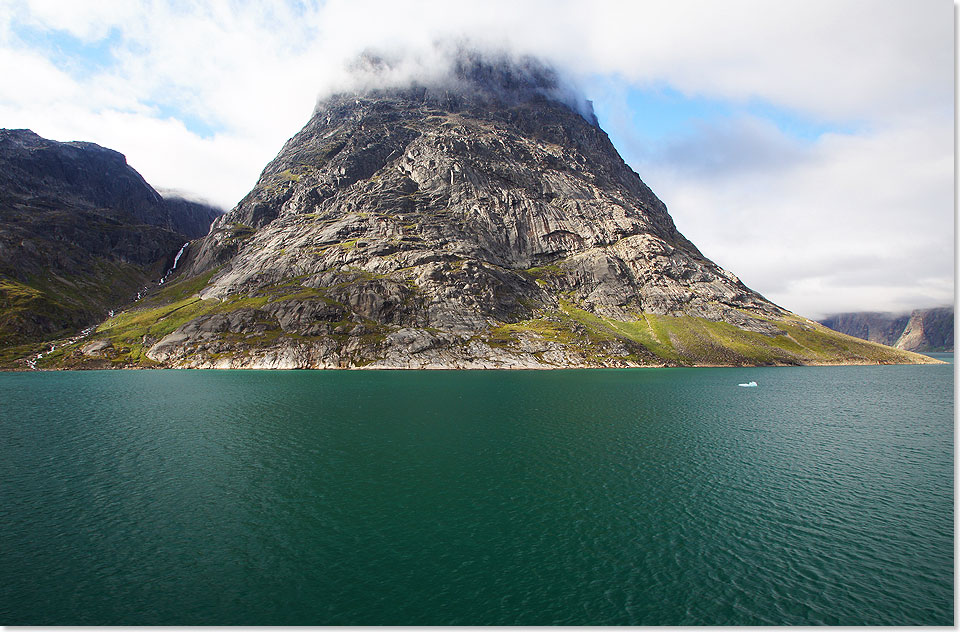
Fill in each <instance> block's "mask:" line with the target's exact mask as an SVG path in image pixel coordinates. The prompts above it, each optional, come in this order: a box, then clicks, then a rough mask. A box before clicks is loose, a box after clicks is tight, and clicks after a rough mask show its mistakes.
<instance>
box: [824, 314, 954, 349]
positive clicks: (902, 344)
mask: <svg viewBox="0 0 960 632" xmlns="http://www.w3.org/2000/svg"><path fill="white" fill-rule="evenodd" d="M820 323H821V324H823V325H826V326H827V327H829V328H830V329H833V330H834V331H839V332H840V333H844V334H847V335H848V336H855V337H857V338H862V339H864V340H870V341H872V342H879V343H880V344H884V345H890V346H891V347H896V348H897V349H904V350H907V351H953V307H936V308H932V309H917V310H914V311H913V312H911V313H909V314H893V313H881V312H848V313H845V314H834V315H832V316H828V317H827V318H824V319H823V320H821V321H820Z"/></svg>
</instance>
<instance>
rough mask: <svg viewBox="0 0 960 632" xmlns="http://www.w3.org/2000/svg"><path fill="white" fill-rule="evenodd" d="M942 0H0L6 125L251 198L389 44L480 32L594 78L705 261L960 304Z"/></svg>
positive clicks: (887, 298) (808, 283)
mask: <svg viewBox="0 0 960 632" xmlns="http://www.w3.org/2000/svg"><path fill="white" fill-rule="evenodd" d="M953 37H954V15H953V4H952V3H951V2H947V1H945V0H926V1H925V2H921V3H918V2H915V1H913V0H909V1H908V0H887V1H885V2H882V3H878V2H869V1H866V0H803V1H799V0H779V1H778V2H768V1H766V0H724V2H715V1H713V0H646V1H644V2H628V1H616V0H594V1H591V2H587V1H580V0H528V1H527V2H522V3H518V2H515V1H507V0H491V2H489V3H484V4H483V5H482V6H481V5H480V4H476V5H474V4H456V5H455V4H450V3H445V2H440V1H438V0H416V1H414V0H408V1H407V0H403V1H401V0H396V1H393V2H386V1H377V0H326V1H323V2H321V1H319V0H318V1H309V0H304V1H297V2H275V3H262V2H254V1H253V0H234V1H233V2H230V3H225V2H213V1H210V2H202V1H201V2H190V3H184V2H178V1H176V0H128V1H126V2H117V3H105V2H98V1H96V0H76V1H74V2H68V3H67V2H60V1H58V0H0V68H3V69H4V76H5V81H4V82H3V85H0V126H3V127H29V128H31V129H33V130H34V131H36V132H37V133H39V134H41V135H43V136H46V137H48V138H54V139H56V140H89V141H93V142H98V143H100V144H101V145H104V146H108V147H111V148H113V149H116V150H118V151H121V152H123V153H124V154H126V155H127V157H128V161H129V162H130V164H131V165H133V166H134V167H135V168H136V169H138V170H139V171H140V172H141V173H142V174H143V175H144V177H146V178H147V180H148V181H149V182H151V183H152V184H154V186H156V187H158V188H160V189H175V190H180V191H182V192H184V193H187V194H189V195H192V196H195V197H201V198H204V199H207V200H210V201H213V202H215V203H218V204H220V205H221V206H223V207H225V208H229V207H231V206H232V205H233V204H235V203H236V202H237V201H239V199H240V198H241V197H242V196H243V195H244V194H245V193H246V192H247V191H248V190H249V189H250V187H252V186H253V184H254V183H255V181H256V178H257V176H258V174H259V172H260V170H261V169H262V168H263V166H264V165H265V164H266V163H267V161H269V160H270V159H271V158H272V157H273V156H274V155H275V154H276V152H277V151H278V150H279V149H280V147H281V146H282V145H283V143H284V142H285V141H286V139H287V138H289V137H290V136H291V135H293V134H294V133H296V132H297V131H298V130H299V129H300V127H301V126H302V125H303V124H304V123H305V122H306V121H307V119H308V118H309V116H310V113H311V111H312V109H313V106H314V104H315V102H316V100H317V99H318V98H320V97H323V96H324V95H326V94H330V93H331V92H333V91H337V90H343V89H351V87H352V86H354V85H355V82H356V78H355V77H351V76H350V74H349V73H347V72H346V71H345V68H346V65H347V62H348V61H349V60H350V59H352V58H353V57H355V56H356V55H357V54H358V53H359V52H360V51H361V50H363V49H364V48H366V47H369V46H378V47H381V48H388V49H394V50H396V51H399V52H401V53H403V54H404V55H406V58H407V59H408V60H409V64H408V66H409V67H408V68H406V73H407V74H406V75H404V76H399V77H397V78H396V80H397V81H403V80H409V79H412V78H416V77H417V76H418V74H419V75H423V74H424V73H430V72H434V71H435V70H436V67H437V66H440V65H442V64H443V63H444V60H443V59H442V58H438V57H437V56H436V55H437V54H436V47H435V46H433V43H434V42H436V41H437V40H438V39H440V40H444V39H463V38H465V39H467V40H469V41H470V42H472V43H473V44H474V45H476V46H478V47H480V48H483V47H490V48H494V49H498V50H501V49H507V50H512V51H514V52H515V53H517V54H532V55H536V56H538V57H540V58H542V59H544V60H546V61H548V62H550V63H552V64H554V65H555V66H556V67H557V68H558V69H560V70H561V72H562V73H563V74H564V75H565V76H567V77H569V78H570V79H571V81H573V82H574V83H575V84H576V85H578V86H580V88H581V89H582V91H583V92H584V95H585V97H586V98H588V99H591V100H592V101H593V103H594V108H595V110H596V112H597V115H598V118H599V119H600V122H601V126H602V127H603V128H604V129H605V131H607V133H608V134H609V135H610V137H611V140H612V141H613V142H614V145H615V146H616V147H617V148H618V150H619V151H620V152H621V155H622V156H623V157H624V159H625V160H626V161H627V162H628V164H630V165H631V166H632V167H633V168H634V169H635V170H636V171H637V172H638V173H639V174H640V176H641V178H643V180H644V181H645V182H646V183H647V184H648V185H650V186H651V188H653V190H654V192H655V193H657V195H658V196H659V197H660V198H661V199H662V200H663V201H664V202H665V203H666V204H667V206H668V208H669V209H670V211H671V214H672V215H673V217H674V219H675V221H676V223H677V226H678V228H679V229H680V230H681V231H682V232H683V233H684V234H685V235H686V236H687V237H689V238H690V239H691V240H692V241H694V243H696V244H697V245H698V247H700V249H701V250H702V251H703V252H704V254H706V255H707V256H708V257H710V258H712V259H714V260H715V261H716V262H717V263H719V264H720V265H722V266H724V267H726V268H728V269H730V270H731V271H733V272H734V273H736V274H737V275H738V276H740V277H741V278H742V279H743V280H744V281H745V282H746V283H747V284H748V285H750V286H751V287H753V288H754V289H756V290H758V291H760V292H761V293H763V294H765V295H766V296H768V298H770V299H772V300H774V301H775V302H777V303H779V304H781V305H783V306H785V307H787V308H789V309H793V310H794V311H797V312H798V313H802V314H805V315H809V316H814V317H816V316H820V315H823V314H826V313H830V312H835V311H848V310H864V309H870V310H888V309H889V310H904V309H909V308H912V307H925V306H932V305H937V304H944V303H949V302H952V301H953V279H954V263H953V249H954V247H953V234H954V213H953V181H954V165H953V138H954V129H953V110H954V102H953V84H954V59H953V55H954V53H953Z"/></svg>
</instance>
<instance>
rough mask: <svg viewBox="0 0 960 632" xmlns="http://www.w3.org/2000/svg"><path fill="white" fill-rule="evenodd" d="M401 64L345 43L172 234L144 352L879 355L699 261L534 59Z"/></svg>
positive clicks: (409, 360)
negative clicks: (234, 200)
mask: <svg viewBox="0 0 960 632" xmlns="http://www.w3.org/2000/svg"><path fill="white" fill-rule="evenodd" d="M451 60H452V61H451ZM406 63H407V62H406V61H405V60H403V59H399V60H398V59H391V58H389V57H384V56H380V57H378V56H374V55H367V56H365V57H361V59H360V60H358V62H357V65H358V70H357V73H358V75H359V77H358V80H357V82H356V85H357V86H361V89H356V90H352V91H345V92H341V93H339V94H335V95H333V96H330V97H328V98H325V99H323V100H321V101H320V102H319V103H318V105H317V108H316V110H315V112H314V113H313V116H312V117H311V119H310V121H308V122H307V124H306V125H305V127H304V128H303V129H302V130H301V131H300V132H299V133H297V134H296V135H295V136H294V137H293V138H291V139H290V140H289V141H288V142H287V143H286V144H285V146H284V147H283V149H282V150H281V151H280V153H279V154H278V155H277V157H276V158H275V159H274V160H272V161H271V162H270V163H269V164H268V165H267V166H266V167H265V169H264V170H263V172H262V174H261V176H260V178H259V180H258V182H257V184H256V186H255V187H254V188H253V189H252V190H251V191H250V193H249V194H247V195H246V196H245V197H244V198H243V200H241V202H240V203H239V204H238V205H237V206H236V207H235V208H234V209H233V210H232V211H231V212H230V213H228V214H226V215H224V216H223V217H221V218H219V219H217V220H216V221H215V222H214V224H213V226H212V227H211V231H210V233H209V234H208V235H207V236H206V237H205V238H204V239H203V240H202V241H200V242H199V243H196V244H192V245H191V246H190V247H189V248H188V249H187V250H186V252H185V253H184V255H183V260H182V261H181V265H180V267H179V268H178V273H179V274H180V275H181V276H180V278H182V279H183V281H182V283H183V284H184V287H187V288H190V289H191V290H198V291H197V294H196V297H195V298H192V299H189V301H190V302H188V303H185V304H184V306H183V307H185V306H186V305H189V311H188V312H184V311H182V309H181V307H177V308H176V309H175V310H173V311H171V309H172V308H167V307H162V308H161V307H158V308H157V311H156V312H151V313H152V314H153V313H155V314H156V315H157V318H161V319H163V318H166V317H167V316H166V315H167V314H170V313H174V311H175V312H176V313H177V320H176V328H175V330H173V331H170V333H168V334H167V335H165V336H163V337H162V338H156V337H152V334H151V332H157V331H169V330H167V329H166V327H167V326H166V325H165V324H163V323H159V322H158V323H156V324H155V325H151V326H150V327H149V330H148V331H145V332H143V334H142V335H140V333H139V332H137V335H139V336H140V337H139V338H137V339H138V340H140V341H141V342H140V343H138V344H142V345H144V346H143V349H142V352H143V355H144V356H145V357H146V358H148V359H150V360H151V361H153V362H158V363H162V364H164V365H166V366H221V367H263V368H279V367H359V366H369V367H394V368H401V367H407V368H413V367H433V368H457V367H460V368H466V367H475V368H478V367H569V366H641V365H651V364H691V363H711V364H755V363H758V362H761V363H802V362H812V361H838V357H839V355H838V354H842V353H847V354H848V355H849V356H855V357H859V358H861V359H863V358H866V357H874V356H876V357H886V356H883V353H886V352H883V353H881V352H878V351H876V350H873V348H872V347H869V343H866V342H860V343H852V342H843V343H837V344H836V345H835V347H830V346H829V345H827V346H824V344H823V340H822V339H823V338H824V336H826V337H827V338H829V337H830V336H838V334H829V333H824V332H826V331H827V330H826V329H824V328H822V327H820V326H819V325H816V324H815V323H812V322H811V321H808V320H806V319H803V318H800V317H797V316H795V315H793V314H790V313H789V312H787V311H785V310H783V309H782V308H780V307H778V306H776V305H774V304H773V303H771V302H770V301H768V300H766V299H765V298H764V297H762V296H760V295H759V294H757V293H756V292H754V291H752V290H751V289H750V288H748V287H746V286H745V285H744V284H743V283H741V282H740V280H739V279H738V278H737V277H736V276H734V275H733V274H731V273H730V272H728V271H726V270H723V269H722V268H720V267H719V266H717V265H716V264H714V263H713V262H712V261H710V260H709V259H707V258H706V257H704V255H703V254H702V253H700V251H699V250H697V248H696V247H695V246H694V245H693V244H692V243H690V241H688V240H687V239H686V238H685V237H684V236H683V235H682V234H681V233H680V232H679V231H678V230H677V228H676V226H675V225H674V222H673V220H672V219H671V217H670V215H669V213H668V212H667V208H666V206H665V205H664V204H663V202H661V201H660V200H659V199H658V198H657V196H656V195H654V193H653V192H652V191H651V190H650V189H649V187H647V186H646V185H645V184H644V183H643V181H642V180H641V179H640V177H639V176H638V175H637V174H636V173H635V172H634V171H633V170H632V169H630V167H629V166H627V165H626V164H625V163H624V161H623V159H622V158H621V157H620V155H619V154H618V153H617V151H616V149H615V148H614V147H613V144H612V143H611V142H610V139H609V138H608V137H607V135H606V134H605V133H604V132H603V130H601V129H600V128H599V127H598V126H597V125H596V118H595V117H593V116H592V112H588V114H589V115H588V116H586V117H585V116H584V109H583V108H581V107H576V103H577V102H578V99H579V98H574V99H571V98H567V97H569V95H570V94H571V92H570V91H569V89H568V88H566V87H565V85H566V84H564V82H563V81H562V80H561V78H560V76H559V75H558V74H557V73H556V72H555V71H553V70H551V69H550V68H549V67H548V66H546V65H545V64H542V63H540V62H538V61H536V60H532V59H526V58H521V59H514V58H509V57H507V56H491V55H488V54H485V55H480V54H475V53H471V52H469V51H459V52H458V53H457V55H454V56H452V57H448V58H447V63H445V64H444V65H443V66H442V67H441V68H440V69H434V71H433V72H432V74H429V75H422V74H421V75H416V74H415V73H414V74H411V73H410V72H409V71H408V68H407V66H405V64H406ZM412 77H417V78H416V80H413V79H412ZM579 100H581V101H584V102H585V100H582V99H579ZM174 288H175V286H170V288H169V290H167V291H169V292H171V293H172V292H174V291H175V289H174ZM178 305H179V304H178ZM188 313H189V314H190V316H191V317H190V318H189V319H187V320H186V321H184V320H183V319H184V318H186V314H188ZM148 320H149V319H148V318H146V317H142V316H138V318H137V321H138V322H147V321H148ZM123 322H129V321H128V320H127V321H123ZM102 331H103V332H104V335H109V333H108V332H109V331H110V327H109V323H107V326H106V327H105V328H103V329H102ZM124 335H125V336H127V338H125V339H126V340H130V339H133V338H134V337H135V336H133V337H131V336H132V334H131V333H130V332H126V333H125V334H124ZM811 340H815V342H811ZM850 345H861V346H864V345H866V347H864V349H866V350H862V349H861V348H860V347H857V350H856V351H849V349H850ZM833 348H835V349H836V350H837V351H836V352H834V351H825V349H833ZM857 354H860V355H857ZM843 357H844V358H846V357H847V356H843Z"/></svg>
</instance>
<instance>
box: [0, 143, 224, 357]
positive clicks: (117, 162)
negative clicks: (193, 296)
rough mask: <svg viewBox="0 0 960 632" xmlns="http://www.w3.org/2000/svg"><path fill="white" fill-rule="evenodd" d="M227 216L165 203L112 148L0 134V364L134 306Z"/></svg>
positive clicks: (200, 207) (203, 207) (212, 210)
mask: <svg viewBox="0 0 960 632" xmlns="http://www.w3.org/2000/svg"><path fill="white" fill-rule="evenodd" d="M221 213H222V211H220V210H219V209H216V208H213V207H211V206H208V205H206V204H200V203H197V202H191V201H188V200H184V199H176V198H174V199H165V198H163V196H161V195H160V194H159V193H157V192H156V191H155V190H154V189H153V187H151V186H150V185H149V184H147V182H146V181H144V179H143V178H142V177H141V176H140V174H139V173H137V172H136V171H135V170H134V169H133V168H132V167H130V166H129V165H128V164H127V161H126V158H125V157H124V156H123V154H121V153H118V152H116V151H113V150H112V149H107V148H104V147H101V146H99V145H95V144H93V143H86V142H69V143H61V142H56V141H52V140H47V139H45V138H41V137H40V136H38V135H37V134H35V133H33V132H32V131H30V130H23V129H19V130H18V129H2V130H0V362H2V361H3V359H4V358H8V357H9V356H13V355H16V354H17V353H19V352H20V351H23V350H26V349H29V348H30V345H31V344H35V343H36V342H38V341H42V340H45V339H52V338H56V337H58V336H62V335H66V334H70V333H74V332H76V331H77V330H78V329H80V328H82V327H87V326H90V325H94V324H96V323H99V322H100V321H102V320H103V319H104V318H106V317H107V315H108V313H109V311H110V310H112V309H114V308H117V307H119V306H120V305H125V304H128V303H130V302H131V301H132V300H133V299H134V298H135V297H136V295H137V292H138V290H139V289H140V288H142V287H144V286H148V285H150V284H151V282H156V281H157V280H158V279H159V278H160V277H161V276H163V274H164V272H165V271H166V270H167V269H168V268H170V267H171V265H172V262H173V258H174V257H175V256H176V253H177V251H178V250H179V249H180V247H181V246H182V245H183V244H184V243H185V242H187V241H188V240H190V239H195V238H197V237H201V236H203V235H205V234H206V233H207V230H208V229H209V227H210V223H211V222H212V221H213V220H214V219H215V218H216V217H219V216H220V214H221ZM21 345H27V346H26V347H23V348H22V349H21V348H20V346H21Z"/></svg>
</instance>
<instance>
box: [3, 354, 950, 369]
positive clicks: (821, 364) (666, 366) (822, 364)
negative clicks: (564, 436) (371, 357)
mask: <svg viewBox="0 0 960 632" xmlns="http://www.w3.org/2000/svg"><path fill="white" fill-rule="evenodd" d="M932 353H953V352H949V351H943V352H940V351H937V352H932ZM920 355H924V354H920ZM924 357H926V358H927V359H928V361H924V362H854V361H850V362H811V363H803V364H786V363H775V364H690V365H669V364H647V365H636V366H512V367H510V366H486V367H438V366H427V367H403V366H348V367H307V366H305V367H268V366H243V367H170V366H119V367H110V366H100V367H70V368H43V369H13V368H6V367H4V368H0V373H57V372H63V371H410V372H416V371H437V372H441V371H442V372H447V371H476V372H482V371H584V370H607V371H618V370H633V369H761V368H787V367H841V366H923V365H937V364H950V363H949V362H944V361H943V360H939V359H937V358H934V357H931V356H924Z"/></svg>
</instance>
